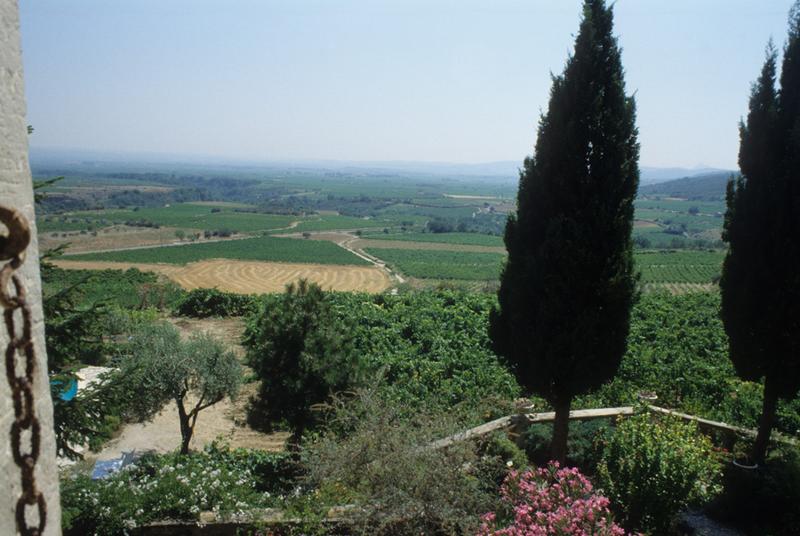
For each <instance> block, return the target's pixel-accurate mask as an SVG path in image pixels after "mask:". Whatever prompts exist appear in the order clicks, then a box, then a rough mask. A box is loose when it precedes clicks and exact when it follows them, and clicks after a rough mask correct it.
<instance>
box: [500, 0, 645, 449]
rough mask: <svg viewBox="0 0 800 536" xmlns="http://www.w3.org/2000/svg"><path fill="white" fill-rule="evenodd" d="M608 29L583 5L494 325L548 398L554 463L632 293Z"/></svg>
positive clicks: (590, 5)
mask: <svg viewBox="0 0 800 536" xmlns="http://www.w3.org/2000/svg"><path fill="white" fill-rule="evenodd" d="M612 31H613V13H612V9H611V8H610V7H606V5H605V2H604V1H603V0H586V1H585V2H584V6H583V20H582V21H581V25H580V31H579V33H578V36H577V37H576V39H575V52H574V54H573V55H572V56H571V57H570V58H569V59H568V60H567V64H566V68H565V69H564V73H563V74H562V75H560V76H554V77H553V87H552V89H551V92H550V103H549V107H548V111H547V113H546V114H544V115H543V116H542V117H541V120H540V123H539V132H538V138H537V142H536V148H535V154H534V156H532V157H529V158H526V160H525V166H524V169H523V171H522V172H521V174H520V183H519V193H518V196H517V202H518V209H517V213H516V215H511V216H510V217H509V220H508V223H507V225H506V232H505V243H506V248H507V249H508V260H507V263H506V266H505V269H504V271H503V275H502V281H501V287H500V290H499V294H498V297H499V304H500V307H499V309H498V310H497V311H495V312H494V313H493V315H492V319H491V327H490V334H491V337H492V340H493V343H494V346H495V349H496V351H497V352H498V353H499V354H501V355H503V356H505V357H506V358H507V359H508V361H509V362H510V363H511V364H512V365H513V367H514V370H515V372H516V375H517V378H518V379H519V381H520V383H521V384H522V385H523V386H525V387H526V388H528V389H530V390H532V391H534V392H536V393H538V394H540V395H541V396H543V397H545V398H546V399H547V400H548V401H550V402H551V403H552V404H553V405H554V407H555V409H556V420H555V424H554V433H553V457H554V458H555V459H558V460H560V461H563V460H564V456H565V450H566V439H567V423H568V421H567V419H568V416H569V408H570V404H571V401H572V398H573V397H574V396H575V395H576V394H579V393H584V392H586V391H588V390H591V389H593V388H596V387H598V386H599V385H601V384H602V383H604V382H606V381H608V380H609V379H611V378H612V377H613V376H614V374H615V372H616V370H617V368H618V366H619V364H620V361H621V359H622V355H623V354H624V353H625V348H626V338H627V334H628V322H629V317H630V310H631V306H632V303H633V301H634V298H635V288H636V277H635V273H634V268H633V256H632V241H631V230H632V226H633V200H634V197H635V196H636V189H637V186H638V182H639V169H638V163H637V161H638V156H639V144H638V141H637V130H636V126H635V104H634V100H633V98H632V97H629V96H627V95H626V93H625V83H624V80H623V69H622V63H621V58H620V49H619V46H618V45H617V40H616V38H615V37H614V35H613V33H612Z"/></svg>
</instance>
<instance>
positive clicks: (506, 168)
mask: <svg viewBox="0 0 800 536" xmlns="http://www.w3.org/2000/svg"><path fill="white" fill-rule="evenodd" d="M30 155H31V156H30V159H31V165H32V167H33V168H34V172H35V171H36V168H37V167H56V166H67V167H69V166H71V165H78V164H80V165H86V164H96V165H98V166H100V167H103V168H107V167H113V165H114V164H120V165H125V166H139V165H141V166H146V167H148V168H151V169H152V168H154V167H158V166H159V165H191V166H203V167H206V166H207V167H209V168H226V169H230V168H247V169H250V170H253V169H258V168H264V169H294V170H325V171H335V172H340V173H353V174H376V173H377V174H380V173H391V174H400V175H403V174H408V175H441V176H450V177H475V178H478V177H483V178H487V179H496V180H509V181H516V180H517V179H518V178H519V170H520V168H521V167H522V164H523V159H522V158H520V159H519V160H506V161H497V162H483V163H476V164H463V163H456V162H415V161H401V160H391V161H366V162H361V161H348V160H312V159H282V160H266V159H265V160H256V159H246V158H241V159H236V158H227V157H214V156H199V155H180V154H168V153H125V152H107V151H106V152H104V151H92V150H86V149H60V148H59V149H55V148H44V147H36V146H32V147H31V148H30ZM720 173H722V174H730V173H731V171H727V170H723V169H716V168H708V167H697V168H678V167H674V168H659V167H648V166H641V167H640V181H641V182H640V186H641V187H645V186H649V185H653V184H658V183H662V182H666V181H671V180H674V179H683V178H686V177H689V178H692V177H705V176H711V175H714V174H720Z"/></svg>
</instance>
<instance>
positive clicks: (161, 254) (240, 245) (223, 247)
mask: <svg viewBox="0 0 800 536" xmlns="http://www.w3.org/2000/svg"><path fill="white" fill-rule="evenodd" d="M67 258H68V259H70V260H87V261H117V262H142V263H148V262H164V263H170V264H186V263H188V262H194V261H202V260H205V259H235V260H243V261H272V262H307V263H316V264H358V265H365V264H369V263H368V262H367V261H365V260H364V259H362V258H360V257H356V256H355V255H353V254H352V253H349V252H348V251H346V250H344V249H343V248H340V247H339V246H337V245H336V244H333V243H331V242H325V241H320V240H293V239H291V238H275V237H270V236H262V237H258V238H246V239H242V240H225V241H219V242H205V243H199V244H188V245H184V246H171V247H161V248H142V249H129V250H125V251H111V252H106V253H86V254H83V255H70V256H69V257H67Z"/></svg>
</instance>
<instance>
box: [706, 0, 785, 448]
mask: <svg viewBox="0 0 800 536" xmlns="http://www.w3.org/2000/svg"><path fill="white" fill-rule="evenodd" d="M789 26H790V27H789V39H788V41H787V44H786V47H785V49H784V58H783V64H782V70H781V78H780V91H779V92H778V91H776V89H775V80H776V54H775V50H774V48H773V47H772V44H771V43H770V45H769V47H768V49H767V58H766V61H765V62H764V66H763V68H762V70H761V75H760V76H759V78H758V80H757V81H756V83H755V84H754V85H753V88H752V90H751V94H750V109H749V112H748V115H747V121H746V122H742V123H741V124H740V127H739V134H740V146H739V167H740V170H741V176H740V178H739V179H738V180H737V181H735V182H734V181H733V180H732V181H730V182H729V183H728V192H727V204H728V210H727V212H726V215H725V225H724V233H723V239H724V240H725V241H726V242H728V245H729V249H728V253H727V255H726V257H725V261H724V263H723V269H722V279H721V280H720V286H721V290H722V320H723V323H724V325H725V330H726V332H727V333H728V338H729V348H730V358H731V361H732V362H733V364H734V367H735V368H736V372H737V374H738V375H739V376H740V377H741V378H742V379H745V380H751V381H760V380H761V379H763V380H764V403H763V408H762V414H761V420H760V423H759V428H758V435H757V437H756V442H755V445H754V448H753V458H754V460H755V461H756V462H757V463H763V462H764V460H765V458H766V452H767V446H768V444H769V437H770V434H771V431H772V427H773V424H774V420H775V413H776V408H777V403H778V400H780V399H781V398H791V397H793V396H795V395H796V394H797V392H798V389H800V3H797V4H795V7H794V9H793V10H792V14H791V16H790V24H789Z"/></svg>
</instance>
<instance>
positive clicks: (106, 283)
mask: <svg viewBox="0 0 800 536" xmlns="http://www.w3.org/2000/svg"><path fill="white" fill-rule="evenodd" d="M42 284H43V292H44V295H45V300H47V299H49V297H50V296H54V295H56V294H57V293H59V292H62V291H64V290H65V289H72V290H70V291H69V292H71V293H72V294H73V295H74V296H75V299H76V300H77V304H76V305H78V306H79V307H82V308H87V307H91V306H92V305H106V306H112V307H119V308H122V309H141V308H146V307H161V308H166V307H170V306H171V305H173V304H174V303H176V302H177V301H178V300H179V299H180V297H181V296H182V295H183V291H182V290H181V289H180V288H179V287H178V286H177V285H176V284H174V283H171V282H168V281H164V280H163V279H161V278H159V277H158V276H157V275H156V274H153V273H151V272H142V271H139V270H137V269H136V268H130V269H128V270H124V271H123V270H64V269H61V268H57V267H55V266H52V265H50V264H43V265H42ZM45 316H46V317H47V318H48V319H50V318H52V315H51V314H49V313H46V314H45ZM86 362H90V361H86Z"/></svg>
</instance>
